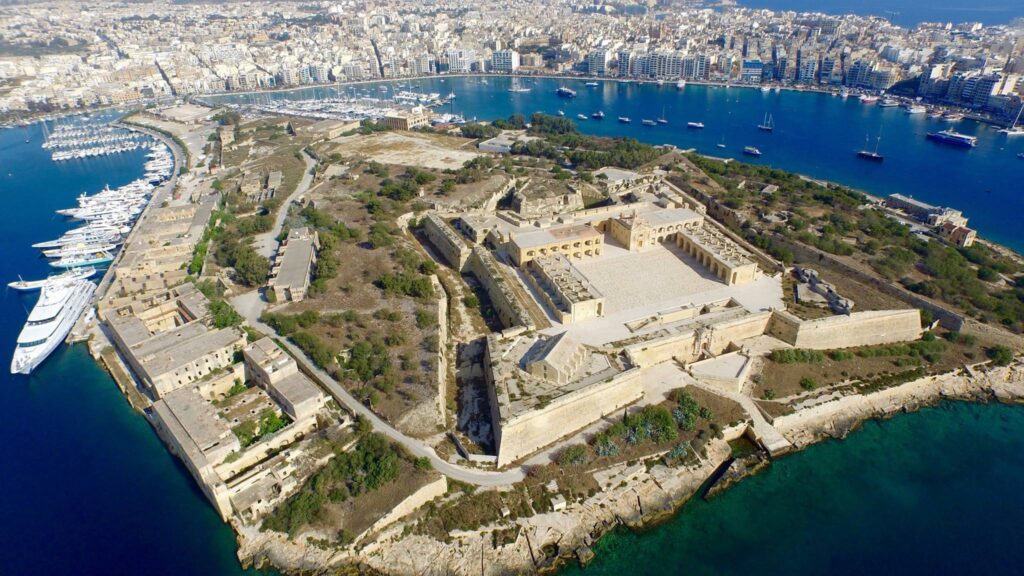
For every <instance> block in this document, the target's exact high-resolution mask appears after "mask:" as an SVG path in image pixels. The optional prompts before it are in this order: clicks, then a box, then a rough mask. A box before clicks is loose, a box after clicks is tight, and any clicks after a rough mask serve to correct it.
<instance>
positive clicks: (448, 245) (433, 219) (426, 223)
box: [423, 214, 470, 272]
mask: <svg viewBox="0 0 1024 576" xmlns="http://www.w3.org/2000/svg"><path fill="white" fill-rule="evenodd" d="M423 232H424V234H426V235H427V239H429V240H430V243H431V244H432V245H433V246H434V248H436V249H437V251H438V252H439V253H440V254H441V256H443V257H444V259H445V261H446V262H448V264H449V265H450V266H451V267H452V268H454V269H456V270H458V271H460V272H461V271H462V269H463V268H465V266H466V260H467V259H469V254H470V252H469V247H468V246H466V243H465V242H463V241H462V238H461V237H460V236H459V234H458V233H457V232H455V230H454V229H453V228H452V227H451V226H449V225H448V223H447V222H445V221H444V220H443V219H442V218H441V217H440V216H438V215H436V214H429V215H427V217H426V218H424V219H423Z"/></svg>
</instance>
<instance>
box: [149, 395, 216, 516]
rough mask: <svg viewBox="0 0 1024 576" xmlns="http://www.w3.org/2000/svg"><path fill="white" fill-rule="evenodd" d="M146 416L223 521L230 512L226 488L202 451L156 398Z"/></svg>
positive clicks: (164, 404) (165, 406)
mask: <svg viewBox="0 0 1024 576" xmlns="http://www.w3.org/2000/svg"><path fill="white" fill-rule="evenodd" d="M146 416H147V417H148V418H149V420H150V422H152V423H153V428H154V429H155V430H156V433H157V435H158V436H160V438H161V439H163V441H164V443H165V444H167V446H168V447H169V448H170V450H171V452H172V453H173V454H176V455H177V456H178V458H180V459H181V461H182V463H183V464H185V467H186V468H188V471H189V472H191V473H192V477H193V478H195V480H196V483H197V484H199V489H200V490H202V492H203V494H205V495H206V497H207V498H208V499H209V500H210V503H211V504H213V507H214V509H216V510H217V513H218V514H220V518H221V520H224V521H225V522H226V521H227V520H228V519H229V518H231V514H232V511H233V509H232V507H231V499H230V497H229V495H228V488H227V486H226V485H225V484H224V482H223V481H222V480H221V479H220V477H219V476H217V474H216V473H215V472H214V471H213V467H212V466H211V465H210V463H209V461H207V460H206V457H205V456H203V452H202V451H201V450H200V449H199V447H198V446H196V443H195V442H193V441H192V439H191V437H190V436H189V435H188V432H186V431H185V429H184V428H183V427H182V426H181V424H180V423H179V422H178V419H177V418H175V417H174V414H173V413H172V412H171V410H170V409H169V408H168V407H167V405H166V403H164V402H163V401H157V402H156V403H155V404H154V405H153V408H152V409H151V410H150V411H148V412H147V413H146Z"/></svg>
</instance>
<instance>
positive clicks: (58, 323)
mask: <svg viewBox="0 0 1024 576" xmlns="http://www.w3.org/2000/svg"><path fill="white" fill-rule="evenodd" d="M95 290H96V285H95V284H93V283H92V282H89V281H88V280H70V281H67V280H58V281H53V282H49V283H47V284H46V285H45V286H43V291H42V293H41V294H40V295H39V301H38V302H36V305H35V307H34V308H32V312H31V313H29V315H28V320H27V321H26V322H25V327H24V328H22V329H21V334H19V335H18V345H17V347H16V348H15V349H14V358H12V359H11V374H29V373H31V372H32V370H35V368H36V367H37V366H39V365H40V364H42V363H43V360H46V357H47V356H49V355H50V354H51V353H52V352H53V351H54V350H56V349H57V346H60V343H61V342H63V341H64V337H65V336H67V335H68V332H70V331H71V328H72V326H74V325H75V322H76V321H77V320H78V317H79V316H80V315H81V314H82V310H84V309H85V307H86V306H88V305H89V301H90V299H91V298H92V294H93V292H94V291H95Z"/></svg>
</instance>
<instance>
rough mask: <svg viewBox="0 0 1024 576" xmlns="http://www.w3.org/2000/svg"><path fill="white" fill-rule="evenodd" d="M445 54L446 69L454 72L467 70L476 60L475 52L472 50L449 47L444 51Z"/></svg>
mask: <svg viewBox="0 0 1024 576" xmlns="http://www.w3.org/2000/svg"><path fill="white" fill-rule="evenodd" d="M445 56H446V57H447V58H448V71H449V72H455V73H460V72H469V71H470V66H472V64H473V62H475V61H476V52H475V51H473V50H462V49H457V48H451V49H449V50H446V51H445Z"/></svg>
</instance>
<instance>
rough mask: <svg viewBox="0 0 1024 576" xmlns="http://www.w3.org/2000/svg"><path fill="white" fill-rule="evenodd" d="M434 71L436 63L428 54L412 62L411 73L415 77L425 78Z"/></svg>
mask: <svg viewBox="0 0 1024 576" xmlns="http://www.w3.org/2000/svg"><path fill="white" fill-rule="evenodd" d="M436 71H437V65H436V62H435V61H434V57H433V56H431V55H430V54H424V55H422V56H418V57H417V58H414V59H413V61H412V73H413V74H415V75H417V76H426V75H428V74H433V73H434V72H436Z"/></svg>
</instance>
